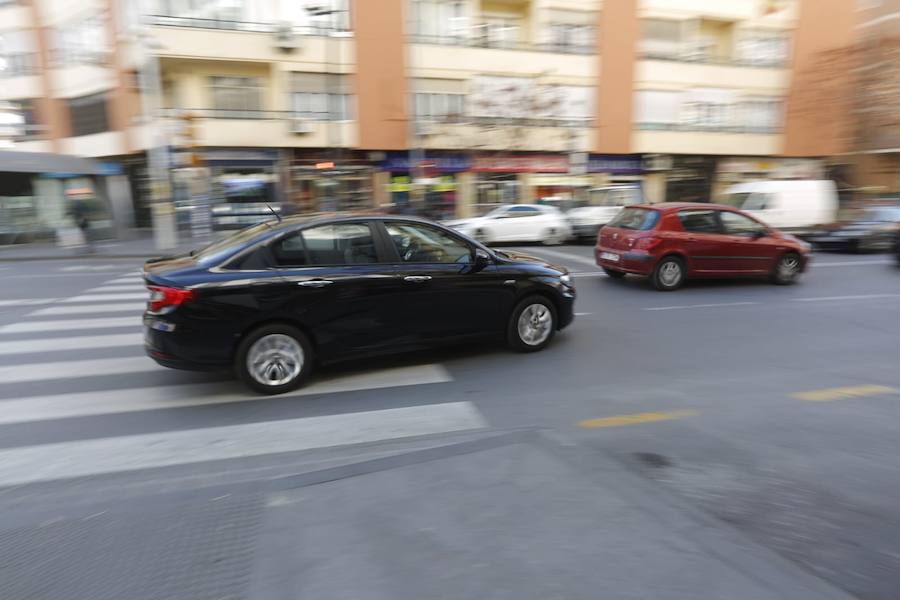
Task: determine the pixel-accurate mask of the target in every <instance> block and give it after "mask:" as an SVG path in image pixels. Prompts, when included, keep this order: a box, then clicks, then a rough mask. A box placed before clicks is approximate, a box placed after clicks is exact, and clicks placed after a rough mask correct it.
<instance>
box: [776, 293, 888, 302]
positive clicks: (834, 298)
mask: <svg viewBox="0 0 900 600" xmlns="http://www.w3.org/2000/svg"><path fill="white" fill-rule="evenodd" d="M875 298H900V294H860V295H858V296H819V297H817V298H792V300H793V301H794V302H830V301H837V300H871V299H875Z"/></svg>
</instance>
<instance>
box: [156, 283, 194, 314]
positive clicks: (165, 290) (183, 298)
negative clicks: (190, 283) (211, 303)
mask: <svg viewBox="0 0 900 600" xmlns="http://www.w3.org/2000/svg"><path fill="white" fill-rule="evenodd" d="M147 289H148V290H150V312H154V313H161V312H169V311H170V310H173V309H174V308H175V307H176V306H181V305H182V304H184V303H185V302H190V301H191V300H193V299H194V298H196V294H195V293H194V292H193V291H192V290H183V289H181V288H174V287H165V286H161V285H148V286H147Z"/></svg>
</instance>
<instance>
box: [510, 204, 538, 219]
mask: <svg viewBox="0 0 900 600" xmlns="http://www.w3.org/2000/svg"><path fill="white" fill-rule="evenodd" d="M539 214H541V209H539V208H537V207H535V206H511V207H510V208H508V209H507V211H506V213H505V214H503V215H501V217H502V218H512V217H516V218H518V217H536V216H538V215H539Z"/></svg>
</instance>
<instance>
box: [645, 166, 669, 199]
mask: <svg viewBox="0 0 900 600" xmlns="http://www.w3.org/2000/svg"><path fill="white" fill-rule="evenodd" d="M644 197H645V198H646V199H647V202H649V203H651V204H657V203H659V202H665V201H666V174H665V173H647V174H646V175H644Z"/></svg>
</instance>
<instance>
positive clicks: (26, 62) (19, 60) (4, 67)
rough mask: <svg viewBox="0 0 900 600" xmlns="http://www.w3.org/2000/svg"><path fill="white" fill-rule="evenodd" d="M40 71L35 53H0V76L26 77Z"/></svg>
mask: <svg viewBox="0 0 900 600" xmlns="http://www.w3.org/2000/svg"><path fill="white" fill-rule="evenodd" d="M38 73H40V68H39V66H38V55H37V54H35V53H22V54H6V55H0V77H24V76H27V75H37V74H38Z"/></svg>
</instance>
